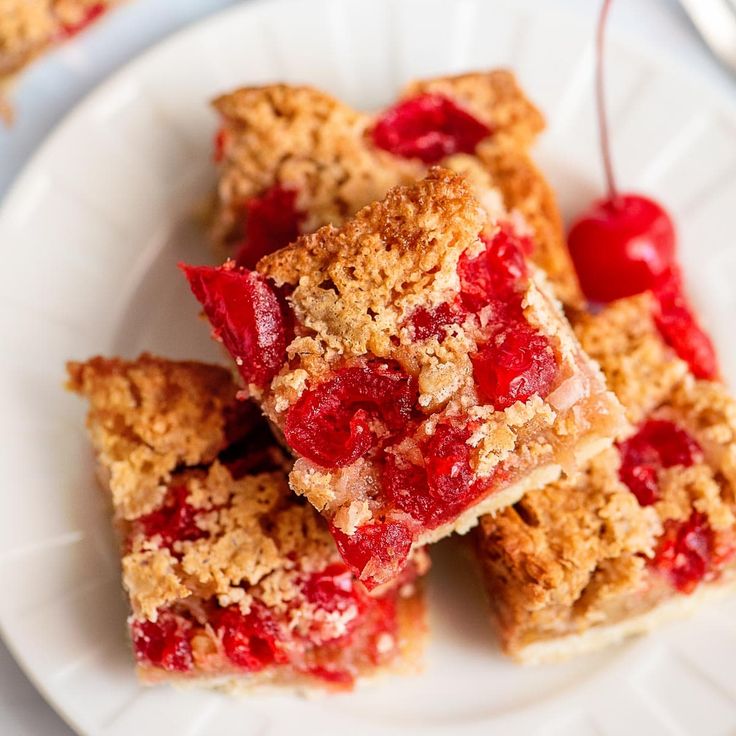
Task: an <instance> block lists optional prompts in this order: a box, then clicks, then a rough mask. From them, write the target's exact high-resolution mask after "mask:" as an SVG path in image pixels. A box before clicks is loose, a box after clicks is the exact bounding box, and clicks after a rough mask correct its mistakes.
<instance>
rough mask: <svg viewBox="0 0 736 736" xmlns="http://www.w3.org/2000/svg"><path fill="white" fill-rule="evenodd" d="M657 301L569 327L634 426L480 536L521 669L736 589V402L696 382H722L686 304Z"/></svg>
mask: <svg viewBox="0 0 736 736" xmlns="http://www.w3.org/2000/svg"><path fill="white" fill-rule="evenodd" d="M658 296H659V298H658V299H655V297H654V295H653V294H651V293H649V292H647V293H645V294H642V295H640V296H637V297H632V298H628V299H622V300H620V301H618V302H614V303H612V304H611V305H610V306H608V307H607V308H605V309H604V310H603V311H602V312H601V313H599V314H594V315H580V316H579V317H578V318H577V319H576V320H575V327H576V331H577V333H578V337H579V338H580V341H581V343H582V345H583V347H584V348H585V349H586V350H587V352H588V353H589V354H590V355H591V357H593V358H594V359H596V360H598V361H599V363H600V365H601V366H602V368H603V371H604V373H605V374H606V377H607V379H608V381H609V385H610V386H611V387H612V388H613V389H614V390H615V391H616V393H617V395H618V396H619V398H620V399H621V401H622V402H623V403H624V405H625V408H626V410H627V413H628V415H629V417H630V419H631V420H632V422H633V423H634V426H633V427H632V428H631V430H630V433H629V435H628V436H627V437H626V438H625V439H624V440H623V441H621V442H619V443H618V444H617V445H616V446H615V447H612V448H609V449H608V450H606V451H605V452H604V453H602V454H601V455H599V456H598V457H597V458H596V459H595V460H594V462H593V463H592V465H591V466H590V468H589V469H588V470H587V471H586V472H584V473H582V474H580V475H579V476H578V477H577V478H574V479H572V480H565V481H561V482H557V483H554V484H551V485H550V486H548V487H547V488H545V489H543V490H540V491H537V492H535V493H533V494H528V495H527V496H525V497H524V498H523V499H522V500H521V501H520V502H519V503H517V504H516V505H515V506H514V507H512V508H509V509H505V510H504V511H502V512H501V513H500V514H498V515H497V516H496V517H495V518H493V517H491V516H487V517H484V518H483V519H482V520H481V523H480V525H479V527H478V532H477V537H476V541H477V550H478V557H479V559H480V562H481V566H482V569H483V572H484V575H485V580H486V583H487V587H488V591H489V594H490V600H491V605H492V607H493V608H494V609H495V613H496V614H497V619H498V623H499V628H500V632H501V637H502V641H503V645H504V647H505V649H506V650H507V652H508V653H509V654H511V655H512V656H514V657H516V658H517V659H520V660H523V661H527V662H540V661H546V660H553V659H561V658H564V657H568V656H571V655H573V654H577V653H580V652H582V651H586V650H590V649H596V648H600V647H603V646H606V645H609V644H612V643H615V642H618V641H620V640H621V639H623V638H624V637H626V636H628V635H631V634H636V633H640V632H643V631H646V630H648V629H651V628H653V627H654V626H656V625H658V624H659V623H660V622H662V621H664V620H667V619H670V618H673V617H676V616H680V615H682V614H683V613H685V612H687V611H690V610H692V609H693V608H694V607H695V606H696V605H698V604H699V603H700V602H701V601H702V600H703V599H706V598H711V597H713V596H716V595H720V594H721V593H722V592H723V591H725V590H727V589H729V588H730V587H732V586H733V584H734V582H736V564H734V551H735V550H736V517H734V512H736V494H735V493H734V491H735V489H736V400H734V398H733V397H732V396H730V395H729V393H728V392H727V391H726V389H725V388H724V386H723V385H722V384H720V383H718V382H717V381H713V380H704V379H701V378H698V377H697V374H699V373H704V372H706V371H707V372H708V373H709V374H710V373H713V372H714V368H715V366H714V365H712V363H711V362H710V359H707V356H708V355H709V354H710V351H709V350H705V349H703V347H704V343H703V341H704V340H707V338H706V337H705V335H704V333H702V332H701V331H700V329H699V327H698V326H697V323H696V322H695V321H694V320H693V318H692V317H691V316H689V317H688V316H687V313H686V312H685V311H683V310H684V308H685V305H684V303H683V302H682V301H681V300H679V301H678V302H677V303H676V304H673V303H671V302H669V301H668V299H667V298H666V295H664V298H662V295H658ZM675 322H677V323H678V324H679V326H680V328H686V329H680V330H679V331H675V330H673V327H674V325H675ZM683 336H687V340H686V341H683V339H682V338H683ZM698 346H700V347H698ZM680 356H681V357H680ZM682 358H685V359H682ZM706 359H707V362H708V365H706Z"/></svg>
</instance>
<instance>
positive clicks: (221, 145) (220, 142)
mask: <svg viewBox="0 0 736 736" xmlns="http://www.w3.org/2000/svg"><path fill="white" fill-rule="evenodd" d="M229 139H230V134H229V133H228V132H227V130H226V129H225V128H218V129H217V132H216V133H215V137H214V139H213V141H212V148H213V153H212V158H213V159H214V160H215V163H216V164H219V163H220V162H221V161H222V160H223V159H224V158H225V149H226V148H227V144H228V141H229Z"/></svg>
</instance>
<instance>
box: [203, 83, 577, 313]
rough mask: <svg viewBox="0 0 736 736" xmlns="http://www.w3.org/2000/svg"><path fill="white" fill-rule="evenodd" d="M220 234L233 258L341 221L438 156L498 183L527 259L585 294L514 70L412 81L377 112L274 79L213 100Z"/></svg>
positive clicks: (535, 119) (561, 285) (536, 119)
mask: <svg viewBox="0 0 736 736" xmlns="http://www.w3.org/2000/svg"><path fill="white" fill-rule="evenodd" d="M214 106H215V109H216V110H217V112H218V114H219V116H220V119H221V127H220V130H219V132H218V134H217V137H216V140H215V159H216V161H217V162H218V165H219V185H218V191H217V205H216V214H215V222H214V236H215V240H216V241H217V242H218V243H220V244H222V245H225V246H226V248H227V251H228V252H229V253H234V254H235V258H236V261H237V263H238V265H242V266H246V267H247V268H253V267H254V266H255V264H256V263H257V261H258V259H259V258H261V257H262V256H264V255H266V254H268V253H271V252H273V251H274V250H276V249H278V248H280V247H283V246H285V245H287V244H288V243H290V242H292V241H293V240H295V239H296V237H297V235H299V234H303V233H309V232H313V231H314V230H316V229H317V228H319V227H321V226H323V225H327V224H333V225H338V224H340V223H341V222H343V221H344V220H345V218H346V217H349V216H351V215H353V214H354V213H355V212H357V211H358V210H359V209H360V208H361V207H363V206H365V205H367V204H370V203H371V202H375V201H377V200H380V199H382V198H383V197H384V196H385V195H386V192H387V191H388V190H389V189H390V188H391V187H393V186H396V185H398V184H405V183H409V182H411V181H415V180H417V179H420V178H422V177H423V176H425V175H426V173H427V170H428V167H429V166H430V165H433V164H440V165H442V166H444V167H446V168H450V169H454V170H456V171H459V172H462V173H465V174H466V176H468V178H469V180H470V181H471V182H473V183H474V184H477V185H478V187H479V189H481V190H482V191H484V192H488V191H491V190H493V191H494V192H495V195H494V196H497V197H500V198H501V199H502V202H503V205H504V206H505V208H506V209H507V210H508V211H509V212H513V213H514V216H515V217H516V218H517V219H522V218H523V219H524V220H525V222H526V226H527V227H528V228H529V231H530V233H532V234H533V235H534V237H533V241H532V242H533V252H532V259H533V260H534V261H535V262H536V264H537V265H539V266H540V267H541V268H542V269H543V270H544V271H546V273H547V274H548V276H549V277H550V280H551V282H552V284H553V286H554V288H555V292H556V294H557V296H558V297H559V298H561V299H562V300H563V301H565V302H567V303H571V304H579V303H580V294H579V290H578V287H577V281H576V279H575V272H574V270H573V269H572V267H571V265H570V261H569V257H568V254H567V248H566V246H565V240H564V233H563V230H562V225H561V221H560V217H559V214H558V211H557V206H556V203H555V197H554V194H553V192H552V190H551V188H550V187H549V185H548V184H547V182H546V181H545V180H544V178H543V176H542V175H541V174H540V172H539V170H538V169H537V168H536V166H535V165H534V163H533V162H532V160H531V158H530V156H529V149H530V148H531V146H532V144H533V142H534V139H535V138H536V136H537V135H538V133H539V132H540V131H541V130H542V129H543V127H544V120H543V118H542V115H541V114H540V112H539V111H538V110H537V109H536V108H535V107H534V105H533V104H532V103H531V102H530V101H529V100H528V99H527V98H526V97H525V96H524V94H523V92H522V90H521V89H520V88H519V86H518V84H517V82H516V80H515V78H514V76H513V74H511V73H510V72H508V71H505V70H493V71H489V72H480V73H473V74H464V75H461V76H456V77H443V78H438V79H430V80H424V81H420V82H415V83H413V84H411V85H410V86H409V87H407V88H406V89H405V90H404V92H403V93H402V95H401V98H400V100H399V101H398V102H397V103H396V104H395V105H393V106H392V107H390V108H388V109H385V110H383V111H381V112H379V113H378V114H376V115H368V114H365V113H362V112H357V111H355V110H353V109H352V108H350V107H348V106H347V105H344V104H342V103H341V102H339V101H337V100H335V99H334V98H332V97H330V96H329V95H327V94H325V93H324V92H321V91H319V90H316V89H313V88H311V87H295V86H289V85H282V84H280V85H269V86H265V87H250V88H243V89H239V90H236V91H234V92H232V93H230V94H227V95H223V96H222V97H220V98H218V99H217V100H215V103H214Z"/></svg>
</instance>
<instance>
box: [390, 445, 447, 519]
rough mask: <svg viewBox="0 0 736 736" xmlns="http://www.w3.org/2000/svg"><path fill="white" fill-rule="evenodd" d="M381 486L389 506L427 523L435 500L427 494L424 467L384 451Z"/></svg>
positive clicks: (432, 511)
mask: <svg viewBox="0 0 736 736" xmlns="http://www.w3.org/2000/svg"><path fill="white" fill-rule="evenodd" d="M381 488H382V492H383V496H384V498H385V500H386V502H387V503H388V504H389V505H390V506H391V507H392V508H395V509H399V510H401V511H404V512H405V513H407V514H409V515H410V516H411V517H412V518H414V519H416V520H417V521H419V522H421V523H422V524H427V523H428V522H429V520H430V519H431V518H432V515H433V513H434V512H435V510H436V507H437V501H436V500H434V499H432V498H431V497H430V495H429V486H428V484H427V471H426V470H425V468H424V467H423V466H420V465H414V464H413V463H410V462H409V461H408V460H406V459H404V458H402V457H400V456H397V455H395V454H394V453H392V452H387V453H386V461H385V464H384V466H383V470H382V473H381Z"/></svg>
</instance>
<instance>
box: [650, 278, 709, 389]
mask: <svg viewBox="0 0 736 736" xmlns="http://www.w3.org/2000/svg"><path fill="white" fill-rule="evenodd" d="M654 295H655V297H656V305H655V309H654V320H655V322H656V324H657V328H658V329H659V332H660V334H661V335H662V339H663V340H664V341H665V342H666V343H667V344H668V345H669V346H670V347H671V348H672V349H673V350H674V351H675V352H676V353H677V355H678V356H679V357H680V358H681V359H682V360H684V361H685V362H686V363H687V364H688V366H689V367H690V370H691V371H692V373H693V375H694V376H695V377H696V378H703V379H707V380H712V379H715V378H717V377H718V361H717V359H716V352H715V348H714V347H713V343H712V342H711V340H710V338H709V337H708V335H707V334H706V333H705V332H704V330H703V328H702V327H701V326H700V325H699V324H698V321H697V320H696V319H695V315H694V314H693V312H692V309H691V307H690V305H689V304H688V301H687V299H686V298H685V295H684V294H683V291H682V284H681V279H680V275H679V272H678V271H677V270H676V269H673V270H672V272H671V274H670V275H669V278H667V279H665V280H663V281H662V282H661V283H660V284H659V285H658V286H657V288H656V289H655V291H654Z"/></svg>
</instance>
